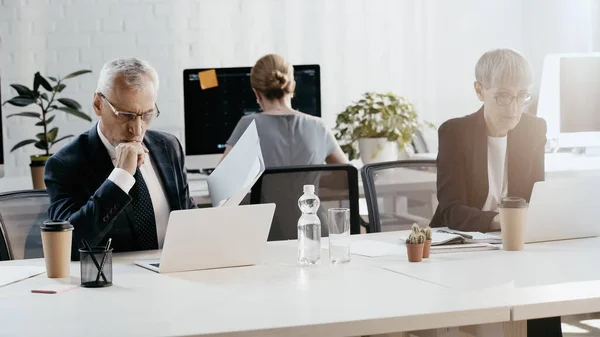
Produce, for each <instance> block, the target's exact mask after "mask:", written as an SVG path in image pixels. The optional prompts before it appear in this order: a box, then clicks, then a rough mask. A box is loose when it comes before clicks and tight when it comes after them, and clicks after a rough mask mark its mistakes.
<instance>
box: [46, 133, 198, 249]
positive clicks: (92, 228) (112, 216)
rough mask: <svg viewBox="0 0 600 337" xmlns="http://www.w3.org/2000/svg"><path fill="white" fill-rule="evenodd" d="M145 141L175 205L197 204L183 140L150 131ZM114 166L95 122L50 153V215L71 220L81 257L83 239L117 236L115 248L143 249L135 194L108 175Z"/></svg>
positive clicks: (94, 240)
mask: <svg viewBox="0 0 600 337" xmlns="http://www.w3.org/2000/svg"><path fill="white" fill-rule="evenodd" d="M144 144H145V145H146V147H147V148H148V150H149V154H150V157H151V158H152V160H153V162H154V164H155V169H156V171H157V174H158V176H159V179H160V181H161V183H162V186H163V190H164V192H165V193H166V197H167V201H168V203H169V206H170V207H171V210H172V211H173V210H180V209H189V208H193V207H195V205H194V202H193V200H192V199H191V198H190V195H189V190H188V182H187V178H186V173H185V166H184V158H185V156H184V154H183V150H182V148H181V144H180V143H179V141H178V140H177V138H175V136H173V135H169V134H166V133H162V132H157V131H150V130H148V131H147V132H146V135H145V137H144ZM113 169H114V165H113V163H112V161H111V159H110V157H109V155H108V151H107V150H106V147H105V146H104V144H103V143H102V141H101V140H100V136H99V135H98V132H97V130H96V126H94V127H93V128H92V129H90V130H89V131H87V132H85V133H83V134H81V135H80V136H79V137H77V138H76V139H75V140H73V141H72V142H71V143H70V144H68V145H67V146H65V147H64V148H63V149H61V150H60V151H58V152H57V153H56V154H55V155H53V156H52V157H50V159H49V160H48V162H47V163H46V171H45V182H46V189H47V191H48V194H49V196H50V208H49V209H48V215H49V217H50V219H56V220H58V219H60V220H69V221H70V222H71V223H72V224H73V226H74V227H75V230H74V231H73V245H72V254H71V257H72V258H73V259H75V260H77V259H78V258H79V253H78V251H77V249H78V248H79V247H81V244H80V241H81V239H86V240H87V241H88V242H89V243H90V245H97V244H105V242H106V240H107V239H108V238H112V247H113V248H114V251H115V252H119V251H131V250H136V249H137V248H138V242H137V238H136V235H135V231H134V230H133V223H132V219H133V217H132V213H131V211H132V210H131V206H130V202H131V197H130V196H129V195H128V194H127V193H125V192H124V191H123V190H122V189H121V188H120V187H119V186H117V185H115V184H114V183H113V182H112V181H110V180H108V179H107V178H108V176H109V175H110V173H111V172H112V170H113Z"/></svg>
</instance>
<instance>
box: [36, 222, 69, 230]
mask: <svg viewBox="0 0 600 337" xmlns="http://www.w3.org/2000/svg"><path fill="white" fill-rule="evenodd" d="M40 229H41V230H43V231H46V232H62V231H71V230H73V225H71V223H70V222H68V221H63V220H48V221H44V224H43V225H42V226H41V227H40Z"/></svg>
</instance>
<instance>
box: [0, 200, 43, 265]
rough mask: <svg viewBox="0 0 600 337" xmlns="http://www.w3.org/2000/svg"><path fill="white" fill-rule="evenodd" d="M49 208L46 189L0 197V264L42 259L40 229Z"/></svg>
mask: <svg viewBox="0 0 600 337" xmlns="http://www.w3.org/2000/svg"><path fill="white" fill-rule="evenodd" d="M49 206H50V198H49V197H48V194H47V193H46V190H26V191H15V192H8V193H2V194H0V261H5V260H20V259H31V258H40V257H44V253H43V250H42V237H41V234H40V226H41V224H42V223H43V222H44V221H45V220H48V207H49Z"/></svg>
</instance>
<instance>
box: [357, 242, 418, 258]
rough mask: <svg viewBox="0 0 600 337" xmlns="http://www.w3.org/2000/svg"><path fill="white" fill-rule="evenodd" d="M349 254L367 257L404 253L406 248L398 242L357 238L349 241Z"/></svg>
mask: <svg viewBox="0 0 600 337" xmlns="http://www.w3.org/2000/svg"><path fill="white" fill-rule="evenodd" d="M350 254H354V255H362V256H368V257H379V256H387V255H402V254H406V248H404V246H403V245H400V244H397V245H396V244H393V243H387V242H380V241H374V240H359V241H352V242H351V243H350Z"/></svg>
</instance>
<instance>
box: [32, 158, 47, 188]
mask: <svg viewBox="0 0 600 337" xmlns="http://www.w3.org/2000/svg"><path fill="white" fill-rule="evenodd" d="M48 158H50V156H46V155H34V156H31V163H30V164H29V167H30V168H31V181H32V183H33V189H34V190H45V189H46V184H45V183H44V169H45V167H46V161H47V160H48Z"/></svg>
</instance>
